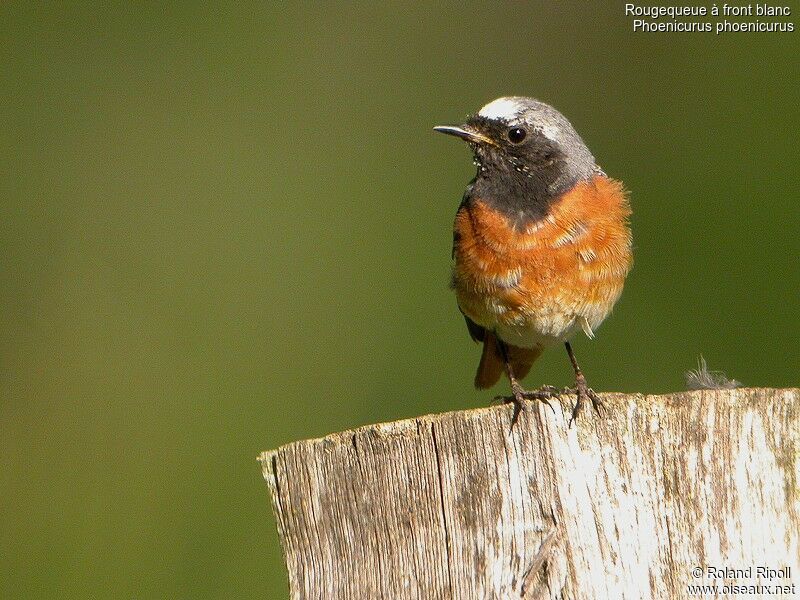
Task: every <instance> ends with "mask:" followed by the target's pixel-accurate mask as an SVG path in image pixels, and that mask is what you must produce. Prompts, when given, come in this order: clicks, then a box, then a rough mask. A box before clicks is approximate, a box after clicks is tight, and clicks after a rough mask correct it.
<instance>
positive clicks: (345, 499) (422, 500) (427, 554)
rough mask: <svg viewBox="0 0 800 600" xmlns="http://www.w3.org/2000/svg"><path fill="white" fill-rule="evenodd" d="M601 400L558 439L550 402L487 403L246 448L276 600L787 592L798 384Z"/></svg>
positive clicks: (799, 503) (558, 407) (562, 423)
mask: <svg viewBox="0 0 800 600" xmlns="http://www.w3.org/2000/svg"><path fill="white" fill-rule="evenodd" d="M604 400H605V402H606V406H607V411H606V413H605V415H604V416H603V417H598V416H596V415H592V414H590V411H587V412H586V414H584V415H583V416H582V417H581V418H580V419H579V421H578V423H577V425H576V426H573V427H572V428H568V426H567V420H568V417H569V411H570V409H571V404H572V402H573V401H574V397H571V396H565V397H563V398H562V399H561V401H560V402H558V401H556V402H553V407H554V409H555V410H554V411H551V410H550V409H548V408H547V407H546V406H544V405H542V404H531V405H529V406H528V407H527V408H526V410H524V411H523V412H522V414H520V416H519V420H518V422H517V424H516V425H515V426H514V428H513V430H512V429H511V413H512V408H511V407H510V406H495V407H490V408H485V409H479V410H470V411H460V412H453V413H447V414H443V415H431V416H425V417H420V418H417V419H409V420H406V421H399V422H396V423H388V424H380V425H370V426H367V427H362V428H360V429H356V430H354V431H348V432H344V433H338V434H334V435H331V436H328V437H325V438H322V439H317V440H309V441H302V442H296V443H293V444H289V445H287V446H284V447H282V448H279V449H278V450H275V451H271V452H264V453H263V454H262V455H261V457H260V460H261V463H262V466H263V471H264V477H265V478H266V480H267V483H268V485H269V489H270V491H271V495H272V502H273V508H274V512H275V515H276V517H277V522H278V529H279V534H280V537H281V541H282V543H283V548H284V551H285V555H286V564H287V568H288V572H289V587H290V590H291V598H292V599H293V600H299V599H304V600H305V599H313V600H334V599H336V600H360V599H364V600H375V599H378V598H383V599H386V600H407V599H419V600H446V599H447V600H449V599H453V600H472V599H474V600H490V599H503V600H506V599H511V598H513V599H519V598H552V599H556V598H559V599H572V598H576V599H577V598H586V599H599V598H615V599H616V598H632V599H636V600H641V599H646V598H653V599H659V600H661V599H665V598H667V599H673V598H686V597H690V596H692V595H696V596H701V595H705V596H706V597H718V596H719V597H721V596H724V595H725V593H724V592H725V590H724V589H723V586H724V585H739V586H757V585H761V586H766V585H769V586H772V588H771V593H774V592H775V591H778V592H781V591H782V592H784V593H785V594H786V595H785V596H784V597H795V596H794V595H792V594H800V390H798V389H783V390H779V389H737V390H719V391H697V392H686V393H677V394H668V395H663V396H644V395H640V394H608V395H605V396H604ZM757 567H765V568H768V569H774V570H775V571H772V572H766V571H763V570H757ZM724 568H727V569H729V571H727V572H723V571H722V570H721V569H724ZM715 569H716V570H715ZM733 569H738V570H739V572H732V571H730V570H733ZM748 569H749V571H748ZM779 569H783V570H782V571H778V570H779ZM724 575H730V577H728V578H727V579H724V578H723V576H724ZM694 585H697V586H701V585H708V586H716V588H707V589H706V590H705V591H704V592H703V591H702V590H701V589H700V588H690V587H689V586H694ZM777 586H781V587H780V588H778V587H777ZM784 586H785V589H783V588H784ZM792 586H793V587H792ZM729 589H730V588H729ZM753 589H755V588H753ZM715 590H716V591H715ZM764 590H765V588H762V591H764ZM765 595H767V594H765ZM749 597H759V596H758V595H755V596H754V595H750V596H749ZM771 597H773V596H771ZM774 597H780V595H776V596H774Z"/></svg>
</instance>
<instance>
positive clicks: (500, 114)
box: [478, 98, 522, 121]
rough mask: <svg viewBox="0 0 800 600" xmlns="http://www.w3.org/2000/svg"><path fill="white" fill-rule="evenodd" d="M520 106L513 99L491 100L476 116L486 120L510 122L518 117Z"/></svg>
mask: <svg viewBox="0 0 800 600" xmlns="http://www.w3.org/2000/svg"><path fill="white" fill-rule="evenodd" d="M521 111H522V105H521V104H520V103H519V102H518V101H517V100H514V99H513V98H498V99H497V100H492V101H491V102H489V104H487V105H486V106H484V107H483V108H482V109H480V110H479V111H478V115H480V116H481V117H486V118H487V119H504V120H506V121H510V120H512V119H514V118H516V117H517V115H519V113H520V112H521Z"/></svg>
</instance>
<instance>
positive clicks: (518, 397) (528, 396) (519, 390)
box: [497, 338, 559, 428]
mask: <svg viewBox="0 0 800 600" xmlns="http://www.w3.org/2000/svg"><path fill="white" fill-rule="evenodd" d="M497 347H498V348H499V349H500V354H501V355H502V357H503V362H504V363H505V367H506V375H508V381H509V382H510V383H511V393H512V394H513V396H511V397H508V398H503V401H504V402H506V403H508V402H513V403H514V416H513V417H512V418H511V427H512V428H513V427H514V424H515V423H516V422H517V417H518V416H519V413H520V411H521V410H522V408H523V406H524V402H525V400H539V401H540V402H544V403H545V404H547V406H549V407H550V410H553V405H552V404H550V401H549V400H550V398H552V397H553V396H557V395H558V394H559V390H558V389H556V388H554V387H553V386H550V385H546V386H542V387H541V388H539V389H538V390H530V391H529V390H526V389H524V388H523V387H522V385H521V384H520V382H519V381H518V380H517V378H516V377H515V376H514V369H513V367H512V366H511V360H510V359H509V356H508V347H507V346H506V345H505V343H503V342H502V341H500V339H499V338H498V340H497ZM553 412H555V411H554V410H553Z"/></svg>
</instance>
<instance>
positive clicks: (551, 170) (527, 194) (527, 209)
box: [464, 156, 580, 231]
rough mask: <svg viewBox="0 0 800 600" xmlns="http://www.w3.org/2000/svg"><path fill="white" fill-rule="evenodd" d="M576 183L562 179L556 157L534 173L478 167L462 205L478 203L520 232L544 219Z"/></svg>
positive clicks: (517, 168)
mask: <svg viewBox="0 0 800 600" xmlns="http://www.w3.org/2000/svg"><path fill="white" fill-rule="evenodd" d="M579 180H580V178H579V177H578V176H574V177H567V178H565V177H564V164H563V162H562V158H561V157H558V156H554V157H552V158H551V160H550V161H548V162H547V163H546V164H543V165H539V166H538V168H536V169H535V170H534V169H531V170H524V168H523V167H521V166H519V165H514V164H513V163H509V164H508V166H507V167H506V168H497V167H496V166H495V165H492V166H484V165H480V166H479V167H478V172H477V174H476V175H475V179H473V180H472V182H471V183H470V185H469V187H467V190H466V192H465V194H464V203H466V204H470V203H472V202H475V201H481V202H483V203H485V204H487V205H488V206H489V207H490V208H492V209H494V210H496V211H498V212H500V213H501V214H502V215H504V216H505V217H506V218H507V219H508V221H509V223H510V224H511V225H512V226H513V227H514V229H516V230H518V231H522V230H524V229H526V228H527V227H529V226H530V225H531V224H533V223H535V222H536V221H540V220H541V219H544V218H545V217H546V216H547V215H548V213H549V212H550V207H551V206H552V204H553V203H554V202H555V201H556V200H558V198H560V197H561V196H562V195H563V194H564V193H566V192H568V191H569V190H571V189H572V188H573V187H574V186H575V184H576V183H578V181H579Z"/></svg>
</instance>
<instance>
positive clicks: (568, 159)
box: [434, 96, 632, 422]
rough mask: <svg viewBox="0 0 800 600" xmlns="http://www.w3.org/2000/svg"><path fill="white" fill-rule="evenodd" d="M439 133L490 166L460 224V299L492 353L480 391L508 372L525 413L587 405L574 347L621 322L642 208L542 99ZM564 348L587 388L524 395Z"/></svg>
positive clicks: (481, 172)
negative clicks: (617, 313)
mask: <svg viewBox="0 0 800 600" xmlns="http://www.w3.org/2000/svg"><path fill="white" fill-rule="evenodd" d="M434 130H435V131H438V132H441V133H446V134H448V135H453V136H456V137H458V138H461V139H463V140H465V141H466V142H468V143H469V145H470V146H471V148H472V152H473V154H474V157H475V164H476V166H477V167H478V170H477V173H476V175H475V178H474V179H473V180H472V181H471V182H470V183H469V185H467V189H466V191H465V192H464V197H463V199H462V201H461V205H460V206H459V209H458V212H457V213H456V219H455V224H454V231H453V253H452V257H453V261H454V264H453V272H452V288H453V290H455V293H456V299H457V302H458V308H459V309H460V310H461V312H462V313H463V315H464V319H465V320H466V322H467V329H468V330H469V334H470V336H471V337H472V339H473V340H475V341H476V342H482V343H483V351H482V353H481V359H480V363H479V365H478V372H477V374H476V375H475V387H477V388H478V389H486V388H489V387H492V386H493V385H494V384H496V383H497V381H498V380H499V379H500V376H501V374H502V373H503V371H505V373H506V375H507V376H508V379H509V382H510V383H511V391H512V393H513V397H509V398H508V399H507V401H509V402H514V404H515V405H516V408H515V415H514V419H516V416H517V415H518V414H519V411H520V410H521V409H522V406H523V404H524V400H526V399H536V400H541V401H543V402H545V403H548V399H550V398H552V397H553V396H555V395H557V394H559V393H560V392H562V391H563V392H570V393H575V394H576V395H577V401H576V403H575V407H574V409H573V411H572V417H571V419H570V422H572V421H574V420H575V418H576V417H577V416H578V414H579V413H580V411H581V408H582V407H583V405H584V404H585V403H586V402H587V401H591V402H592V405H593V406H594V408H595V410H596V411H598V412H600V408H601V407H602V402H601V400H600V398H599V397H598V395H597V394H596V393H595V392H594V391H593V390H592V389H590V388H589V387H588V386H587V384H586V378H585V377H584V375H583V372H582V371H581V369H580V367H579V366H578V362H577V360H576V359H575V354H574V353H573V351H572V347H571V346H570V339H572V337H573V336H574V335H575V333H577V332H578V331H579V330H583V332H584V333H585V334H586V335H587V336H588V337H589V338H593V337H594V331H595V330H596V329H597V328H598V327H599V325H600V324H601V323H602V322H603V320H604V319H605V318H606V317H607V316H608V315H609V313H610V312H611V309H612V307H613V306H614V303H615V302H616V301H617V299H618V298H619V297H620V294H621V293H622V286H623V283H624V281H625V277H626V276H627V274H628V272H629V271H630V268H631V264H632V255H631V232H630V228H629V226H628V217H629V215H630V214H631V209H630V206H629V203H628V200H627V197H626V193H625V191H624V189H623V186H622V183H621V182H619V181H615V180H614V179H611V178H609V177H607V176H606V174H605V173H604V172H603V170H602V169H601V168H600V167H599V166H598V165H597V163H596V162H595V159H594V156H592V153H591V152H590V151H589V148H587V147H586V144H585V143H584V142H583V140H582V139H581V137H580V136H579V135H578V134H577V132H576V131H575V129H574V128H573V127H572V125H571V124H570V122H569V121H568V120H567V119H566V118H565V117H564V116H563V115H562V114H561V113H560V112H558V111H557V110H556V109H554V108H553V107H552V106H549V105H547V104H545V103H544V102H539V101H538V100H534V99H533V98H526V97H518V96H514V97H505V98H498V99H497V100H494V101H493V102H490V103H489V104H487V105H486V106H484V107H483V108H481V109H480V111H478V113H477V114H476V115H473V116H471V117H469V118H468V119H467V121H466V123H464V124H463V125H457V126H456V125H447V126H439V127H434ZM556 343H563V344H564V345H565V346H566V349H567V354H568V355H569V358H570V361H571V363H572V368H573V369H574V371H575V387H574V388H566V389H565V390H558V389H556V388H554V387H552V386H543V387H541V388H539V389H537V390H533V391H527V390H525V389H523V387H522V386H521V385H520V383H519V381H520V380H521V379H522V378H523V377H525V375H527V374H528V371H530V368H531V365H532V364H533V362H534V361H535V360H536V359H537V358H538V357H539V356H540V355H541V353H542V351H543V350H544V349H545V348H546V347H547V346H550V345H553V344H556Z"/></svg>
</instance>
